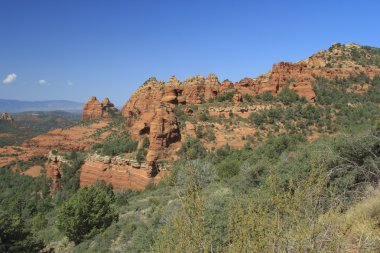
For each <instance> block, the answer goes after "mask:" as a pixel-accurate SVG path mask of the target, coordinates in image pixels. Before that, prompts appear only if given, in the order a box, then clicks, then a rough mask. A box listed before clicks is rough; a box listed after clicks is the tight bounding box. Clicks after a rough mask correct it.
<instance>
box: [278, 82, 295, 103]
mask: <svg viewBox="0 0 380 253" xmlns="http://www.w3.org/2000/svg"><path fill="white" fill-rule="evenodd" d="M277 98H278V99H279V100H280V101H281V102H282V103H283V104H285V105H290V104H293V103H296V102H297V101H300V100H301V99H300V97H299V96H298V94H297V93H296V92H295V91H293V90H291V89H290V88H289V85H286V86H285V87H284V88H282V89H281V91H280V93H279V94H278V95H277Z"/></svg>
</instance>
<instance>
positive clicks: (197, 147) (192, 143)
mask: <svg viewBox="0 0 380 253" xmlns="http://www.w3.org/2000/svg"><path fill="white" fill-rule="evenodd" d="M179 153H180V154H181V156H182V157H183V158H184V159H188V160H194V159H197V158H202V157H204V156H205V155H206V153H207V151H206V149H205V148H204V147H203V144H202V142H201V141H200V140H199V139H198V138H193V137H188V138H186V141H185V142H184V143H183V144H182V147H181V149H180V151H179Z"/></svg>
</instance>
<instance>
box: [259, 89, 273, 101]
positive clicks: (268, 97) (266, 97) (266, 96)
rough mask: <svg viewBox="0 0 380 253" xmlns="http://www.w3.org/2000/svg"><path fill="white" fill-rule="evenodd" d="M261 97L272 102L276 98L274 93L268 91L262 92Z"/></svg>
mask: <svg viewBox="0 0 380 253" xmlns="http://www.w3.org/2000/svg"><path fill="white" fill-rule="evenodd" d="M260 98H261V99H262V100H263V101H266V102H272V101H273V100H275V97H274V96H273V95H272V93H270V92H267V91H266V92H264V93H263V94H261V96H260Z"/></svg>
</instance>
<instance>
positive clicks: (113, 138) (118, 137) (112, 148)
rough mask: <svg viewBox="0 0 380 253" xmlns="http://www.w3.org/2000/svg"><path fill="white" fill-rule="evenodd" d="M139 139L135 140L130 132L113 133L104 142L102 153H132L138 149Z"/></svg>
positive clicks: (112, 154) (111, 154)
mask: <svg viewBox="0 0 380 253" xmlns="http://www.w3.org/2000/svg"><path fill="white" fill-rule="evenodd" d="M137 144H138V142H137V141H134V140H133V139H132V138H131V136H130V135H129V133H128V132H123V133H120V134H112V135H110V136H108V137H107V138H106V140H105V141H104V143H103V148H102V154H103V155H109V156H115V155H119V154H122V153H131V152H133V151H136V149H137Z"/></svg>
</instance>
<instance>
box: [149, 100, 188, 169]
mask: <svg viewBox="0 0 380 253" xmlns="http://www.w3.org/2000/svg"><path fill="white" fill-rule="evenodd" d="M180 141H181V133H180V129H179V124H178V120H177V117H176V116H175V114H174V112H173V109H172V108H171V107H170V106H167V105H161V106H160V107H159V108H158V109H156V112H155V114H154V116H153V118H152V121H151V124H150V134H149V142H150V145H149V149H148V154H147V157H146V160H147V163H148V166H149V167H150V168H151V169H152V173H151V174H152V175H155V174H157V171H156V170H155V169H156V168H155V166H156V161H157V160H158V159H163V158H166V159H167V158H169V157H170V156H168V148H169V146H171V145H172V144H175V143H178V142H180ZM172 146H173V145H172ZM177 147H178V146H177ZM171 150H173V147H171Z"/></svg>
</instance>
